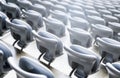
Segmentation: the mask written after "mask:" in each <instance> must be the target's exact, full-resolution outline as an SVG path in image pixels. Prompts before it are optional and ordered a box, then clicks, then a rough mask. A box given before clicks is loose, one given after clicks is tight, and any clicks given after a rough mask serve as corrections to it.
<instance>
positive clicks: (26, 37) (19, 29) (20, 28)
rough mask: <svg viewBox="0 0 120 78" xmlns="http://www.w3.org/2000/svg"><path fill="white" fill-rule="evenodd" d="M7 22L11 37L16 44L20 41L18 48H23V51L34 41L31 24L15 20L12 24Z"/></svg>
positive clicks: (7, 20)
mask: <svg viewBox="0 0 120 78" xmlns="http://www.w3.org/2000/svg"><path fill="white" fill-rule="evenodd" d="M6 22H7V26H8V27H9V28H10V30H11V35H12V36H13V38H14V39H15V40H16V41H15V43H16V42H17V41H18V46H20V47H21V50H22V49H23V48H24V47H26V45H27V43H28V42H31V41H32V40H33V36H32V28H31V26H30V25H29V24H27V23H26V22H24V21H22V20H20V19H13V20H12V21H11V22H10V21H9V19H6ZM15 43H13V45H14V44H15Z"/></svg>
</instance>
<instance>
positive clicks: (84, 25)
mask: <svg viewBox="0 0 120 78" xmlns="http://www.w3.org/2000/svg"><path fill="white" fill-rule="evenodd" d="M70 24H71V27H72V28H74V27H76V28H81V29H84V30H86V31H88V30H89V28H90V26H89V22H88V21H87V20H85V19H83V18H80V17H70Z"/></svg>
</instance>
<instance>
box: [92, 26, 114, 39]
mask: <svg viewBox="0 0 120 78" xmlns="http://www.w3.org/2000/svg"><path fill="white" fill-rule="evenodd" d="M90 33H91V35H92V36H93V38H94V39H95V40H96V38H97V37H111V38H112V37H113V30H112V29H111V28H109V27H107V26H105V25H101V24H95V25H94V24H92V25H91V30H90Z"/></svg>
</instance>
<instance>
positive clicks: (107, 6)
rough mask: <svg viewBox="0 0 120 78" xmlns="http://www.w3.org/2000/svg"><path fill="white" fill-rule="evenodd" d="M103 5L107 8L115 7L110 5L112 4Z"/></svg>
mask: <svg viewBox="0 0 120 78" xmlns="http://www.w3.org/2000/svg"><path fill="white" fill-rule="evenodd" d="M105 7H106V8H107V9H108V10H109V9H115V7H114V6H112V5H109V4H108V5H105Z"/></svg>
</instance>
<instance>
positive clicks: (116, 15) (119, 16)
mask: <svg viewBox="0 0 120 78" xmlns="http://www.w3.org/2000/svg"><path fill="white" fill-rule="evenodd" d="M114 16H115V17H117V18H118V19H119V22H120V14H114Z"/></svg>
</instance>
